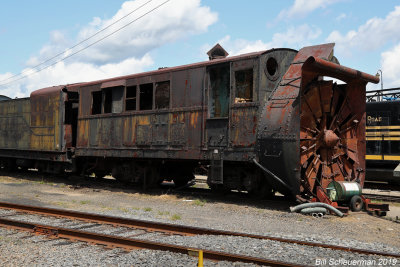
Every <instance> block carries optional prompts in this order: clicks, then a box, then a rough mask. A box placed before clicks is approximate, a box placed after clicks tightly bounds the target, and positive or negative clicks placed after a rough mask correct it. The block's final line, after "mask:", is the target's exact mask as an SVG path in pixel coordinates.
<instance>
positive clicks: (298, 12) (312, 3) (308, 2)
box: [278, 0, 340, 20]
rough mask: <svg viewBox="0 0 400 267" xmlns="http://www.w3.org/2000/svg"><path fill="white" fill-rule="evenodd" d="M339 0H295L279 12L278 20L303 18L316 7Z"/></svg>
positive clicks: (323, 6) (322, 6)
mask: <svg viewBox="0 0 400 267" xmlns="http://www.w3.org/2000/svg"><path fill="white" fill-rule="evenodd" d="M338 1H340V0H295V1H294V3H293V5H292V6H291V7H289V8H287V9H283V10H282V11H281V12H279V15H278V20H286V19H296V18H304V17H306V16H307V15H308V14H310V13H311V12H313V11H314V10H316V9H320V8H326V7H327V6H329V5H332V4H334V3H336V2H338Z"/></svg>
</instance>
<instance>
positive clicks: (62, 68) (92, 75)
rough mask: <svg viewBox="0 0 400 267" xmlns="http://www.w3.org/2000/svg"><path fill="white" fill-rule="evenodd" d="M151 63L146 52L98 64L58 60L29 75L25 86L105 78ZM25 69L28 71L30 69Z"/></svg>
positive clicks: (140, 68) (31, 89)
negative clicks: (134, 56) (138, 55)
mask: <svg viewBox="0 0 400 267" xmlns="http://www.w3.org/2000/svg"><path fill="white" fill-rule="evenodd" d="M152 64H153V60H152V58H151V57H150V56H149V55H148V54H146V55H145V56H143V57H142V58H140V59H135V58H128V59H126V60H123V61H121V62H118V63H109V64H104V65H100V66H97V65H94V64H91V63H83V62H72V63H65V62H59V63H57V64H56V65H54V66H53V67H51V68H48V69H45V70H43V71H41V72H39V73H38V74H36V75H32V76H30V77H29V78H28V81H27V82H26V88H27V89H28V92H31V91H33V90H36V89H38V88H43V87H46V86H49V85H59V84H68V83H75V82H82V81H90V80H99V79H106V78H111V77H115V76H121V75H124V74H128V73H135V72H141V71H143V70H144V69H145V68H146V67H149V66H151V65H152ZM25 71H26V72H28V73H29V71H30V69H26V70H25Z"/></svg>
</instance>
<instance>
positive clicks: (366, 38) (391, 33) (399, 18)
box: [326, 6, 400, 56]
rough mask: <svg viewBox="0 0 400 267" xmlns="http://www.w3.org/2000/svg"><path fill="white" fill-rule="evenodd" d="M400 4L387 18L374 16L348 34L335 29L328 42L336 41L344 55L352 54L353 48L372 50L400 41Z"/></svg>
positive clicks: (337, 47) (338, 48)
mask: <svg viewBox="0 0 400 267" xmlns="http://www.w3.org/2000/svg"><path fill="white" fill-rule="evenodd" d="M399 25H400V6H397V7H395V9H394V10H393V11H392V12H390V13H389V14H388V15H387V16H386V18H383V19H382V18H376V17H375V18H372V19H369V20H368V21H367V22H366V23H365V24H363V25H361V26H360V27H359V28H358V29H357V30H352V31H349V32H347V33H346V34H344V35H343V34H341V33H340V32H339V31H333V32H332V33H331V34H330V35H329V36H328V38H327V39H326V40H327V41H328V42H335V43H336V49H337V50H338V51H340V52H341V53H343V54H344V55H347V56H350V55H351V54H352V51H351V49H356V50H363V51H371V50H375V49H378V48H380V47H382V46H383V45H385V44H387V43H388V42H398V41H400V27H399Z"/></svg>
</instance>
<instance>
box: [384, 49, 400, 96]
mask: <svg viewBox="0 0 400 267" xmlns="http://www.w3.org/2000/svg"><path fill="white" fill-rule="evenodd" d="M381 58H382V60H381V64H382V74H383V75H382V76H383V79H384V80H383V84H384V87H385V88H390V87H399V86H400V43H399V44H397V45H396V46H394V47H393V48H392V49H390V50H388V51H385V52H383V53H382V54H381Z"/></svg>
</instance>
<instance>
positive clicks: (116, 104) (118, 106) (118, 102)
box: [109, 86, 125, 113]
mask: <svg viewBox="0 0 400 267" xmlns="http://www.w3.org/2000/svg"><path fill="white" fill-rule="evenodd" d="M109 89H110V90H111V92H112V97H111V98H112V104H111V112H112V113H121V112H122V104H123V97H124V89H125V87H124V86H116V87H111V88H109Z"/></svg>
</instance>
